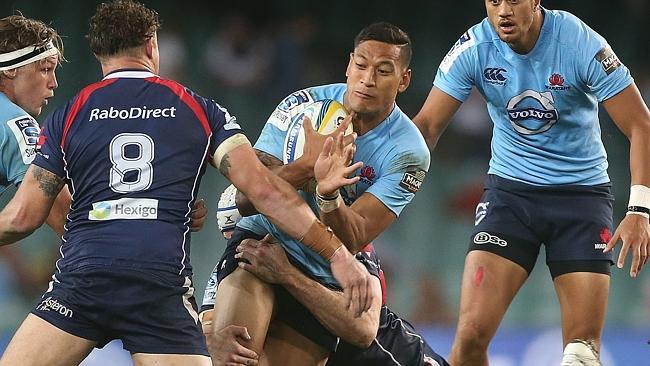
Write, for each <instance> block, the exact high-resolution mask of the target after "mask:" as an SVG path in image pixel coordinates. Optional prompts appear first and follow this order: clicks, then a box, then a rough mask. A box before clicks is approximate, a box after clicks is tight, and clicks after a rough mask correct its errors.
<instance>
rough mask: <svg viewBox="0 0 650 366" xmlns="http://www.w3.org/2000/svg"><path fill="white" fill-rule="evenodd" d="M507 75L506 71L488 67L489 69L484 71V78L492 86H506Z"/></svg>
mask: <svg viewBox="0 0 650 366" xmlns="http://www.w3.org/2000/svg"><path fill="white" fill-rule="evenodd" d="M505 73H507V71H506V69H502V68H498V67H488V68H487V69H485V70H483V78H484V79H485V81H486V82H488V83H490V84H497V85H505V84H506V80H507V78H506V76H505V75H504V74H505Z"/></svg>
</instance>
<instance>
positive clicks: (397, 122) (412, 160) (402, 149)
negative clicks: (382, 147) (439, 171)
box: [387, 105, 431, 170]
mask: <svg viewBox="0 0 650 366" xmlns="http://www.w3.org/2000/svg"><path fill="white" fill-rule="evenodd" d="M389 119H391V120H392V121H389V133H388V135H387V136H388V138H389V139H390V141H392V142H393V144H392V151H393V154H394V157H393V159H391V161H394V162H396V163H398V164H406V165H409V166H413V165H414V166H419V167H421V168H422V169H424V170H427V169H429V162H430V159H431V155H430V153H429V148H428V147H427V144H426V141H425V140H424V137H423V136H422V133H420V130H419V129H418V128H417V126H416V125H415V123H414V122H413V120H411V118H410V117H409V116H407V115H406V114H405V113H404V112H403V111H402V110H401V109H400V108H399V106H397V105H395V110H394V111H393V113H391V116H390V117H389Z"/></svg>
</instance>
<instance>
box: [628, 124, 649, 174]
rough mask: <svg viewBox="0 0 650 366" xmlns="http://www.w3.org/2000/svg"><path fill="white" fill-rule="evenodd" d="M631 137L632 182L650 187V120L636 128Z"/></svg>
mask: <svg viewBox="0 0 650 366" xmlns="http://www.w3.org/2000/svg"><path fill="white" fill-rule="evenodd" d="M629 138H630V174H631V183H632V185H635V184H642V185H644V186H646V187H650V166H649V164H648V161H649V159H650V121H646V122H644V123H643V124H641V125H640V126H639V127H637V128H635V129H634V130H633V131H632V133H631V136H629Z"/></svg>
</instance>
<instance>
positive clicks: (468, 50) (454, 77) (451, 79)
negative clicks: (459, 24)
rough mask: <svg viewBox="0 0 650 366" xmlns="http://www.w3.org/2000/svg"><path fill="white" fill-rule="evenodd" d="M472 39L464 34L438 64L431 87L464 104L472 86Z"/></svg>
mask: <svg viewBox="0 0 650 366" xmlns="http://www.w3.org/2000/svg"><path fill="white" fill-rule="evenodd" d="M474 44H475V40H474V37H473V36H472V33H471V32H470V31H467V32H465V33H464V34H463V35H462V36H460V39H458V41H457V42H456V43H455V44H454V46H453V47H452V48H451V50H449V52H448V53H447V55H446V56H445V58H444V59H443V60H442V62H441V63H440V66H439V67H438V71H437V73H436V78H435V80H434V81H433V86H435V87H436V88H438V89H440V90H442V91H443V92H445V93H446V94H448V95H450V96H451V97H453V98H454V99H457V100H458V101H460V102H464V101H465V100H467V98H469V95H470V93H471V91H472V86H473V85H474V76H473V75H474V72H473V70H474V64H475V61H474V51H475V50H474V48H473V47H472V46H473V45H474Z"/></svg>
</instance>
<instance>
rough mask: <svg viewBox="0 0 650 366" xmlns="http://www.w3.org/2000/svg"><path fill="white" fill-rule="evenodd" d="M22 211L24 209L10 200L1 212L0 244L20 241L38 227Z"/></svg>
mask: <svg viewBox="0 0 650 366" xmlns="http://www.w3.org/2000/svg"><path fill="white" fill-rule="evenodd" d="M22 212H24V211H23V210H20V208H19V207H16V205H13V204H12V202H9V204H8V205H7V206H6V207H5V209H4V210H2V212H1V213H0V246H2V245H8V244H12V243H15V242H17V241H19V240H21V239H23V238H25V237H27V236H29V234H31V233H32V232H34V230H36V228H37V227H38V226H37V225H32V224H31V222H30V221H29V220H27V218H26V217H25V215H24V214H23V213H22Z"/></svg>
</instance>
